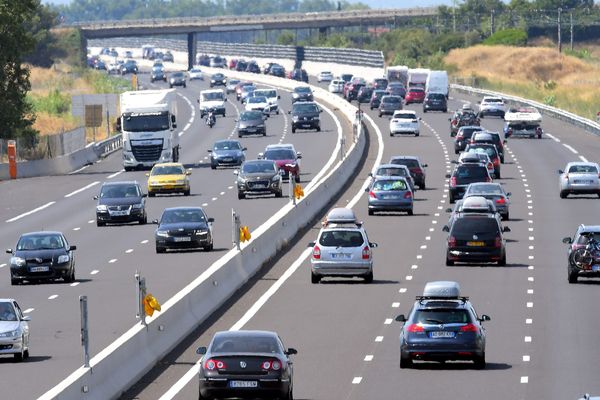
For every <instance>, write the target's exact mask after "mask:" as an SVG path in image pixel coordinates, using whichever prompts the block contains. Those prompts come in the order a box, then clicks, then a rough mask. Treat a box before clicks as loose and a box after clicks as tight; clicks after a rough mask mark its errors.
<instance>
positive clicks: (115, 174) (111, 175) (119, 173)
mask: <svg viewBox="0 0 600 400" xmlns="http://www.w3.org/2000/svg"><path fill="white" fill-rule="evenodd" d="M123 172H125V170H124V169H122V170H120V171H117V172H115V173H114V174H110V175H109V176H107V177H106V179H112V178H114V177H115V176H118V175H121V174H122V173H123Z"/></svg>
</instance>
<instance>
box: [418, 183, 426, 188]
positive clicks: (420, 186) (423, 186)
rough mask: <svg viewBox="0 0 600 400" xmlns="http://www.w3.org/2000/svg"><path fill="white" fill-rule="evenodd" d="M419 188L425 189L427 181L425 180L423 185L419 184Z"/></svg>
mask: <svg viewBox="0 0 600 400" xmlns="http://www.w3.org/2000/svg"><path fill="white" fill-rule="evenodd" d="M419 189H421V190H425V182H423V184H422V185H419Z"/></svg>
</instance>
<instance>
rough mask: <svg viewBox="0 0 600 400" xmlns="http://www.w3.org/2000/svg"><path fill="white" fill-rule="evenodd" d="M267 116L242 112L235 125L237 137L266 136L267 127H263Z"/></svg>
mask: <svg viewBox="0 0 600 400" xmlns="http://www.w3.org/2000/svg"><path fill="white" fill-rule="evenodd" d="M265 119H267V116H266V115H264V114H263V113H262V112H260V111H243V112H241V113H240V119H239V121H238V123H237V134H238V137H240V138H241V137H242V136H246V135H262V136H267V127H266V125H265Z"/></svg>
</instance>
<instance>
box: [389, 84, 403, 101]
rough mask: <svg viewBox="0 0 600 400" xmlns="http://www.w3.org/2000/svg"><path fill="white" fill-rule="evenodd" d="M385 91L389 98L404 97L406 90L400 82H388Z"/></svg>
mask: <svg viewBox="0 0 600 400" xmlns="http://www.w3.org/2000/svg"><path fill="white" fill-rule="evenodd" d="M385 91H386V92H387V94H389V95H391V96H400V97H402V98H404V96H406V88H405V87H404V85H402V84H401V83H400V82H390V83H389V84H388V85H387V88H386V89H385Z"/></svg>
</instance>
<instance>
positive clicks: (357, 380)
mask: <svg viewBox="0 0 600 400" xmlns="http://www.w3.org/2000/svg"><path fill="white" fill-rule="evenodd" d="M361 381H362V376H355V377H354V379H352V384H353V385H358V384H359V383H360V382H361Z"/></svg>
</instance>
